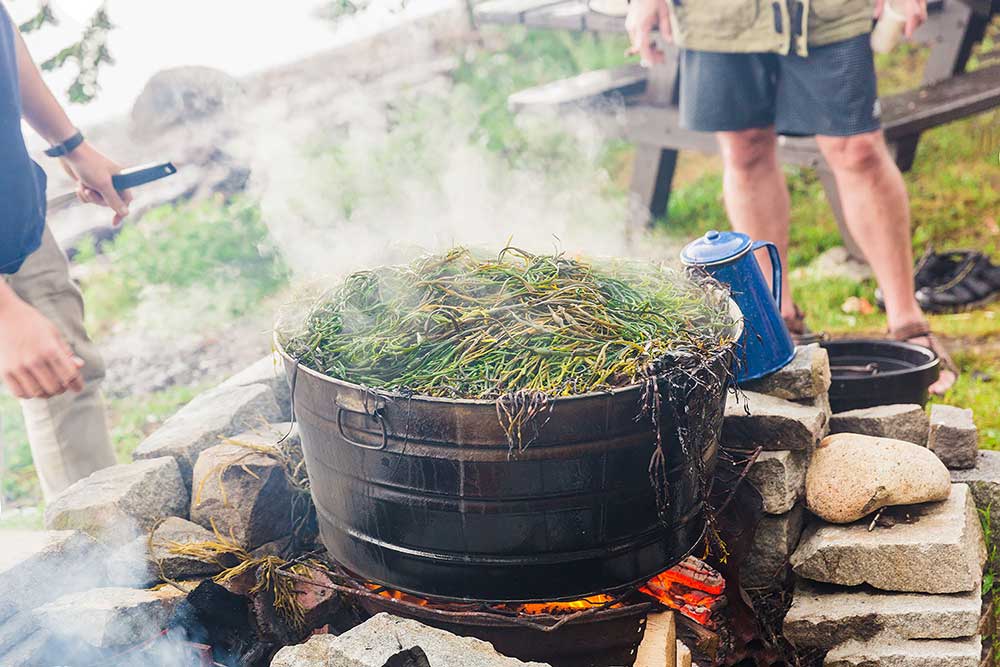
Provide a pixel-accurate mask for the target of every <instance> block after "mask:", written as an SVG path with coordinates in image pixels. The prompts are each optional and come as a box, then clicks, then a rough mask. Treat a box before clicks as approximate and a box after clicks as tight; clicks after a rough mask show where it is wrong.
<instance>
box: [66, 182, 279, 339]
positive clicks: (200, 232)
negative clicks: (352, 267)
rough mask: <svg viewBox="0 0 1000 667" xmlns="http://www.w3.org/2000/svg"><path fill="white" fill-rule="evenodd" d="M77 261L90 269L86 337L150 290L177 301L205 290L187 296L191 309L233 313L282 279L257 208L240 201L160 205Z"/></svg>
mask: <svg viewBox="0 0 1000 667" xmlns="http://www.w3.org/2000/svg"><path fill="white" fill-rule="evenodd" d="M76 262H77V263H78V264H82V265H84V266H86V267H87V268H88V269H89V270H88V271H87V273H86V275H85V277H84V279H83V281H82V282H83V293H84V301H85V302H86V304H87V327H88V329H89V330H90V331H91V333H92V335H100V334H103V333H107V332H108V331H109V329H110V328H111V327H112V326H113V325H115V324H118V323H121V322H122V321H127V320H128V319H129V318H130V316H131V315H132V314H133V313H134V311H135V309H136V308H137V306H138V305H139V304H140V302H141V301H143V300H144V298H145V297H147V296H149V295H150V294H151V293H155V292H156V291H157V290H161V291H164V292H165V291H169V292H171V293H172V294H173V295H174V296H175V298H176V301H177V304H176V305H183V301H184V300H185V299H184V298H183V295H184V294H185V293H193V292H195V291H197V290H198V289H202V290H204V289H206V288H208V289H209V290H211V292H212V295H213V298H208V299H206V298H199V299H190V300H189V301H191V302H193V303H194V304H196V306H197V307H196V308H191V309H190V310H189V312H190V314H191V315H196V316H197V317H198V318H199V320H201V319H202V318H205V317H206V316H208V315H210V314H212V313H216V314H218V315H219V316H220V317H223V318H233V317H237V316H239V315H242V314H243V313H245V312H246V311H247V310H249V309H250V308H251V307H252V306H254V305H255V304H256V303H258V302H259V301H260V300H261V299H262V298H264V297H265V296H267V295H269V294H271V293H273V292H275V291H277V290H278V289H280V288H281V287H282V286H284V285H285V284H286V282H287V277H288V271H287V269H286V268H285V265H284V263H283V262H282V260H281V258H280V256H279V255H278V254H277V252H276V251H275V250H274V248H273V247H272V246H271V244H270V242H269V241H268V231H267V227H266V226H265V225H264V223H263V222H262V221H261V218H260V211H259V209H258V208H257V207H256V206H255V205H252V204H248V203H246V202H244V201H241V200H237V201H234V202H228V203H227V202H222V201H220V200H209V201H204V202H199V203H195V204H182V205H179V206H164V207H160V208H158V209H155V210H153V211H151V212H150V213H148V214H147V215H145V216H144V217H143V219H142V221H141V223H139V224H135V225H127V226H126V227H125V228H124V229H123V230H122V232H121V233H120V234H119V235H118V236H117V237H116V238H115V239H114V240H113V241H112V242H110V243H108V244H106V245H105V246H104V247H103V248H102V254H101V255H97V254H96V252H95V250H94V247H93V244H90V245H85V246H84V247H82V248H81V250H80V255H79V256H78V257H77V259H76ZM191 311H195V312H191Z"/></svg>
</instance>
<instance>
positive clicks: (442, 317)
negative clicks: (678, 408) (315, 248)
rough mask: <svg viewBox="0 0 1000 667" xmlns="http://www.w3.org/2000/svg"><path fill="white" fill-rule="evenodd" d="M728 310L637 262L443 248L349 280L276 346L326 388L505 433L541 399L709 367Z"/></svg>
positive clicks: (705, 289)
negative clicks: (440, 412)
mask: <svg viewBox="0 0 1000 667" xmlns="http://www.w3.org/2000/svg"><path fill="white" fill-rule="evenodd" d="M726 296H727V295H726V294H725V293H724V292H722V291H721V289H718V288H717V285H714V284H713V285H711V286H709V285H706V284H705V283H704V282H699V281H696V280H691V279H689V278H688V277H686V276H684V275H683V274H681V273H679V272H676V271H672V270H669V269H666V268H664V267H662V266H659V265H656V264H652V263H649V262H639V261H630V260H603V261H596V260H595V261H584V260H578V259H573V258H570V257H567V256H565V255H563V254H556V255H538V254H532V253H530V252H526V251H524V250H520V249H517V248H513V247H507V248H505V249H503V250H502V251H501V252H500V253H499V255H497V256H496V257H494V258H484V257H482V256H479V255H476V254H475V253H473V252H471V251H470V250H468V249H465V248H455V249H452V250H450V251H448V252H447V253H444V254H442V255H430V256H425V257H421V258H420V259H418V260H416V261H414V262H412V263H410V264H408V265H403V266H388V267H382V268H379V269H375V270H369V271H361V272H358V273H355V274H353V275H351V276H350V277H348V278H347V279H346V280H345V281H344V282H343V284H341V285H340V286H338V287H336V288H334V289H333V290H331V291H329V292H327V293H326V294H324V295H323V296H322V297H321V298H320V299H319V300H318V301H317V302H316V303H315V304H314V305H313V307H312V309H311V311H310V312H309V314H308V315H307V317H306V319H305V321H304V323H303V324H302V326H301V327H300V328H299V329H298V330H297V331H295V332H287V331H285V332H282V331H279V340H280V341H281V343H282V345H283V347H284V348H285V350H286V351H287V352H288V354H290V355H291V356H292V357H293V358H296V359H298V360H299V361H300V363H302V364H304V365H305V366H306V367H308V368H311V369H313V370H316V371H319V372H321V373H324V374H326V375H330V376H332V377H335V378H337V379H340V380H345V381H348V382H352V383H355V384H359V385H363V386H365V387H369V388H373V389H380V390H390V391H396V392H400V393H404V394H408V395H413V394H419V395H426V396H438V397H448V398H475V399H488V400H495V401H497V409H498V414H499V415H500V417H501V421H511V419H510V418H511V417H514V418H515V419H520V418H519V417H518V416H519V415H520V416H522V417H523V415H525V414H528V413H537V412H539V411H540V410H541V409H543V408H544V405H545V402H546V401H547V400H548V399H549V398H554V397H559V396H571V395H578V394H583V393H587V392H591V391H600V390H608V389H612V388H615V387H622V386H627V385H631V384H636V383H640V382H643V381H645V380H646V379H648V378H649V377H650V376H652V375H657V374H660V372H661V368H662V367H664V366H666V365H668V364H665V363H664V360H665V359H672V360H678V359H684V360H687V361H688V362H694V363H685V364H683V365H685V366H689V367H690V366H697V365H700V364H699V363H698V361H701V362H705V361H707V360H708V359H711V358H713V357H715V356H716V355H717V354H718V353H720V351H722V350H725V349H728V348H729V346H730V345H731V344H732V342H733V340H732V337H731V336H732V330H733V329H732V325H733V321H732V318H731V315H730V311H729V309H728V299H727V298H725V297H726ZM504 413H507V414H506V416H507V419H505V418H504ZM522 421H523V420H522Z"/></svg>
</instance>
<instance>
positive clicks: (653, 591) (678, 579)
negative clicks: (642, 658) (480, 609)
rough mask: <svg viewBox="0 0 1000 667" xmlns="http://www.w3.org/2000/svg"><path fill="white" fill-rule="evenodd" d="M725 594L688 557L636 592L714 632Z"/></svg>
mask: <svg viewBox="0 0 1000 667" xmlns="http://www.w3.org/2000/svg"><path fill="white" fill-rule="evenodd" d="M365 586H366V587H367V588H368V589H369V590H372V591H375V592H376V593H378V594H379V595H381V596H382V597H386V598H391V599H393V600H399V601H401V602H407V603H409V604H412V605H416V606H419V607H430V608H433V609H441V610H442V611H447V610H455V611H458V610H462V609H467V608H468V607H469V605H467V604H463V603H451V602H439V601H431V600H429V599H427V598H423V597H420V596H417V595H411V594H409V593H403V592H401V591H396V590H392V589H388V588H385V587H384V586H380V585H378V584H374V583H371V582H368V583H366V584H365ZM725 590H726V582H725V580H724V579H723V578H722V575H721V574H719V573H718V572H716V571H715V570H714V569H713V568H712V567H711V566H709V565H708V564H706V563H704V562H702V561H701V560H699V559H697V558H695V557H693V556H689V557H688V558H686V559H684V560H683V561H681V562H680V563H679V564H677V565H675V566H674V567H672V568H670V569H669V570H665V571H663V572H661V573H660V574H658V575H656V576H655V577H653V578H652V579H650V580H649V581H647V582H646V583H645V584H643V585H642V586H641V587H639V589H638V592H639V593H642V594H643V595H645V596H648V597H650V598H653V599H654V600H656V601H657V602H659V603H660V604H662V605H664V606H666V607H670V608H671V609H675V610H677V611H678V612H679V613H681V614H682V615H684V616H686V617H687V618H689V619H691V620H692V621H694V622H695V623H698V624H699V625H703V626H705V627H707V628H710V629H714V628H716V627H717V622H716V620H715V618H714V616H715V613H716V612H717V611H718V610H719V609H720V608H721V606H722V604H723V601H724V599H725V598H724V593H725ZM624 605H625V602H624V600H623V596H619V597H615V596H612V595H607V594H599V595H591V596H589V597H585V598H581V599H579V600H570V601H563V602H555V601H553V602H529V603H522V604H516V603H497V604H493V605H490V609H493V610H496V611H498V612H507V613H510V612H514V613H516V614H523V615H527V616H535V615H548V616H560V615H566V614H576V613H578V612H583V611H587V610H590V609H595V610H596V609H617V608H620V607H622V606H624Z"/></svg>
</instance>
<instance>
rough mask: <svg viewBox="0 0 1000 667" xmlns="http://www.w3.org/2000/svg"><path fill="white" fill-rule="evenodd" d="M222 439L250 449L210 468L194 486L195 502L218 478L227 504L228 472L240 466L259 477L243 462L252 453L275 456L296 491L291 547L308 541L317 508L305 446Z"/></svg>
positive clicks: (280, 441)
mask: <svg viewBox="0 0 1000 667" xmlns="http://www.w3.org/2000/svg"><path fill="white" fill-rule="evenodd" d="M222 440H223V442H225V443H226V444H229V445H233V446H235V447H240V448H242V449H245V450H247V452H246V454H244V455H242V456H240V457H239V458H237V459H235V460H233V461H229V462H226V463H221V464H219V465H217V466H216V467H215V468H213V469H212V470H210V471H209V472H208V474H207V475H205V477H204V479H202V480H201V483H200V484H199V485H198V488H197V489H195V491H194V495H193V504H194V505H198V503H200V502H201V498H202V494H203V492H204V490H205V484H207V483H208V482H209V481H210V480H215V482H216V483H217V484H218V487H219V495H220V496H221V498H222V502H223V504H225V505H227V506H228V504H229V499H228V497H227V495H226V487H225V482H224V478H225V474H226V473H227V472H228V471H229V470H230V469H231V468H233V467H237V466H238V467H240V468H242V470H243V471H244V472H246V473H247V474H248V475H250V476H252V477H255V478H256V477H258V476H257V474H256V473H255V472H253V471H252V470H250V468H248V467H247V466H246V465H244V464H243V462H244V460H245V459H247V458H249V457H251V456H253V455H254V454H262V455H264V456H267V457H269V458H271V459H273V460H274V461H276V462H277V463H278V464H279V465H280V466H281V469H282V471H283V472H284V475H285V479H286V480H287V481H288V484H289V486H290V487H291V488H292V490H293V491H294V492H295V493H294V495H293V496H292V507H291V510H290V516H289V526H290V527H291V532H290V534H291V535H292V540H291V541H290V542H289V549H292V548H294V547H299V546H304V545H306V544H308V542H309V539H308V534H310V533H311V532H312V529H311V527H312V524H313V523H315V511H316V508H315V506H314V505H313V502H312V496H311V495H310V490H309V476H308V474H307V472H306V467H305V458H304V457H303V455H302V448H301V447H300V446H294V445H293V444H292V442H291V441H290V440H288V439H286V438H282V439H281V440H279V441H278V442H275V443H274V444H262V443H256V442H247V441H245V440H240V439H238V438H223V439H222Z"/></svg>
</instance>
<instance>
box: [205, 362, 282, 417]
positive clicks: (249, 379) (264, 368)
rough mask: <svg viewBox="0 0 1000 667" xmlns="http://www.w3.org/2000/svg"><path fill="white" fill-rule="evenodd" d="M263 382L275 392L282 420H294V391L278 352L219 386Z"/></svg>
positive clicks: (251, 365) (242, 385)
mask: <svg viewBox="0 0 1000 667" xmlns="http://www.w3.org/2000/svg"><path fill="white" fill-rule="evenodd" d="M254 384H262V385H264V386H267V387H270V388H271V391H273V392H274V399H275V400H276V401H277V403H278V407H279V408H280V409H281V421H283V422H290V421H292V391H291V388H290V387H289V386H288V380H287V378H286V377H285V369H284V367H283V366H282V364H281V359H280V357H278V355H276V354H268V355H267V356H265V357H262V358H261V359H259V360H257V361H256V362H254V363H252V364H250V365H249V366H247V367H246V368H244V369H243V370H242V371H240V372H239V373H236V374H235V375H233V376H231V377H229V378H227V379H226V380H225V381H224V382H223V383H222V384H220V385H219V387H246V386H248V385H254Z"/></svg>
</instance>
